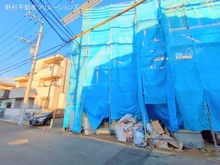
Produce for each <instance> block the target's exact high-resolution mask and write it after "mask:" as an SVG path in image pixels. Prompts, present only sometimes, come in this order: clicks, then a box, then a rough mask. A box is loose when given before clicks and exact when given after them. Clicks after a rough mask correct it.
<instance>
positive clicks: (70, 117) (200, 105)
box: [64, 0, 220, 132]
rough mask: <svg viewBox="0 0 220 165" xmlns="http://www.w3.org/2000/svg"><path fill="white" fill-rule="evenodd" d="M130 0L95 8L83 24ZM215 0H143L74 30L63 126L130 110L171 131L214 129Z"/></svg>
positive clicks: (219, 41) (217, 115)
mask: <svg viewBox="0 0 220 165" xmlns="http://www.w3.org/2000/svg"><path fill="white" fill-rule="evenodd" d="M135 3H137V2H133V1H132V2H128V3H121V4H113V5H110V6H105V7H101V8H95V9H92V10H90V11H88V12H86V13H85V14H84V15H83V25H82V30H83V31H85V30H87V29H89V28H92V27H94V26H95V25H97V24H99V23H101V22H102V21H104V20H106V19H108V18H110V17H112V16H114V15H116V14H118V13H120V12H121V11H123V10H125V9H126V8H129V7H130V6H132V5H134V4H135ZM219 8H220V1H216V0H193V1H190V0H148V1H146V2H145V3H142V4H140V5H139V6H137V7H136V8H133V9H131V10H129V11H127V12H126V13H124V14H123V15H121V16H118V17H116V18H115V19H113V20H112V21H110V22H108V23H106V24H103V26H100V27H99V28H97V29H95V30H92V31H91V32H90V33H87V34H85V35H83V36H82V37H81V38H80V44H81V47H80V49H79V51H77V52H76V53H75V54H73V55H72V57H71V61H72V65H71V71H70V75H69V81H70V82H69V90H68V94H67V95H68V96H67V105H66V109H65V118H64V128H67V127H68V128H70V129H71V131H73V132H80V131H81V125H82V123H81V121H82V115H83V113H85V114H86V115H87V116H88V119H89V121H90V124H91V126H92V127H93V128H94V129H96V128H98V126H99V125H100V123H101V122H102V120H103V119H106V118H108V119H109V121H110V123H111V121H112V120H118V119H120V118H121V117H123V116H124V115H125V114H132V115H134V116H135V117H136V118H137V119H140V120H141V121H142V122H143V124H144V125H145V124H146V123H149V121H150V120H151V119H158V120H161V121H162V122H163V124H164V125H165V126H166V127H167V128H168V129H169V130H170V131H171V132H175V131H178V130H179V129H181V128H184V129H188V130H191V131H202V130H212V129H213V130H214V131H220V74H219V70H218V69H219V67H220V28H219V27H220V10H219Z"/></svg>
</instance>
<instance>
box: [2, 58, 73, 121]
mask: <svg viewBox="0 0 220 165" xmlns="http://www.w3.org/2000/svg"><path fill="white" fill-rule="evenodd" d="M69 69H70V60H69V59H68V58H66V57H64V56H63V55H61V54H56V55H54V56H51V57H48V58H44V59H41V60H38V61H37V62H36V68H35V74H34V76H33V81H32V85H31V92H30V95H29V101H28V107H27V109H26V112H33V113H37V112H40V111H44V110H46V111H48V110H51V111H52V110H55V109H64V108H65V99H66V91H67V88H68V75H69ZM14 81H15V82H16V87H15V88H13V89H12V90H11V92H10V95H9V98H10V99H15V102H14V104H13V105H12V107H11V108H10V109H6V112H5V116H14V117H15V118H18V117H19V115H20V109H21V107H22V105H23V100H24V95H25V89H26V86H27V82H28V75H26V76H22V77H17V78H15V79H14Z"/></svg>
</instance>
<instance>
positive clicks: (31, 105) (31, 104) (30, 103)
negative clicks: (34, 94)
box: [28, 98, 34, 108]
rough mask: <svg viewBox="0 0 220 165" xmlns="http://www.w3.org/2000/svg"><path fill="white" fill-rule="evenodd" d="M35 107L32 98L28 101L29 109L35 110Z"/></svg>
mask: <svg viewBox="0 0 220 165" xmlns="http://www.w3.org/2000/svg"><path fill="white" fill-rule="evenodd" d="M33 105H34V99H33V98H30V99H29V100H28V108H33Z"/></svg>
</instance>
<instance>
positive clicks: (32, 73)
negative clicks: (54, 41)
mask: <svg viewBox="0 0 220 165" xmlns="http://www.w3.org/2000/svg"><path fill="white" fill-rule="evenodd" d="M27 15H30V16H31V17H32V18H33V19H35V20H36V21H37V22H39V23H40V31H39V34H38V39H37V44H36V49H35V52H34V56H33V60H32V66H31V72H30V75H29V79H28V84H27V87H26V91H25V96H24V103H23V106H22V109H21V111H20V118H19V122H18V125H19V126H22V125H23V121H24V116H25V112H26V108H27V106H28V100H29V94H30V91H31V84H32V80H33V76H34V72H35V66H36V61H37V55H38V50H39V47H40V42H41V37H42V31H43V26H44V23H43V21H41V20H40V19H37V18H36V16H35V15H32V14H31V13H30V12H28V13H27Z"/></svg>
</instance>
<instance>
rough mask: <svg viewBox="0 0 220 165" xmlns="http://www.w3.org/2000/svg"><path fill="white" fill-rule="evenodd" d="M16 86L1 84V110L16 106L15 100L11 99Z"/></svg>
mask: <svg viewBox="0 0 220 165" xmlns="http://www.w3.org/2000/svg"><path fill="white" fill-rule="evenodd" d="M14 87H15V84H11V83H7V82H0V108H3V109H4V108H11V107H12V105H13V104H14V102H15V100H14V99H9V94H10V91H11V89H12V88H14Z"/></svg>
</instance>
